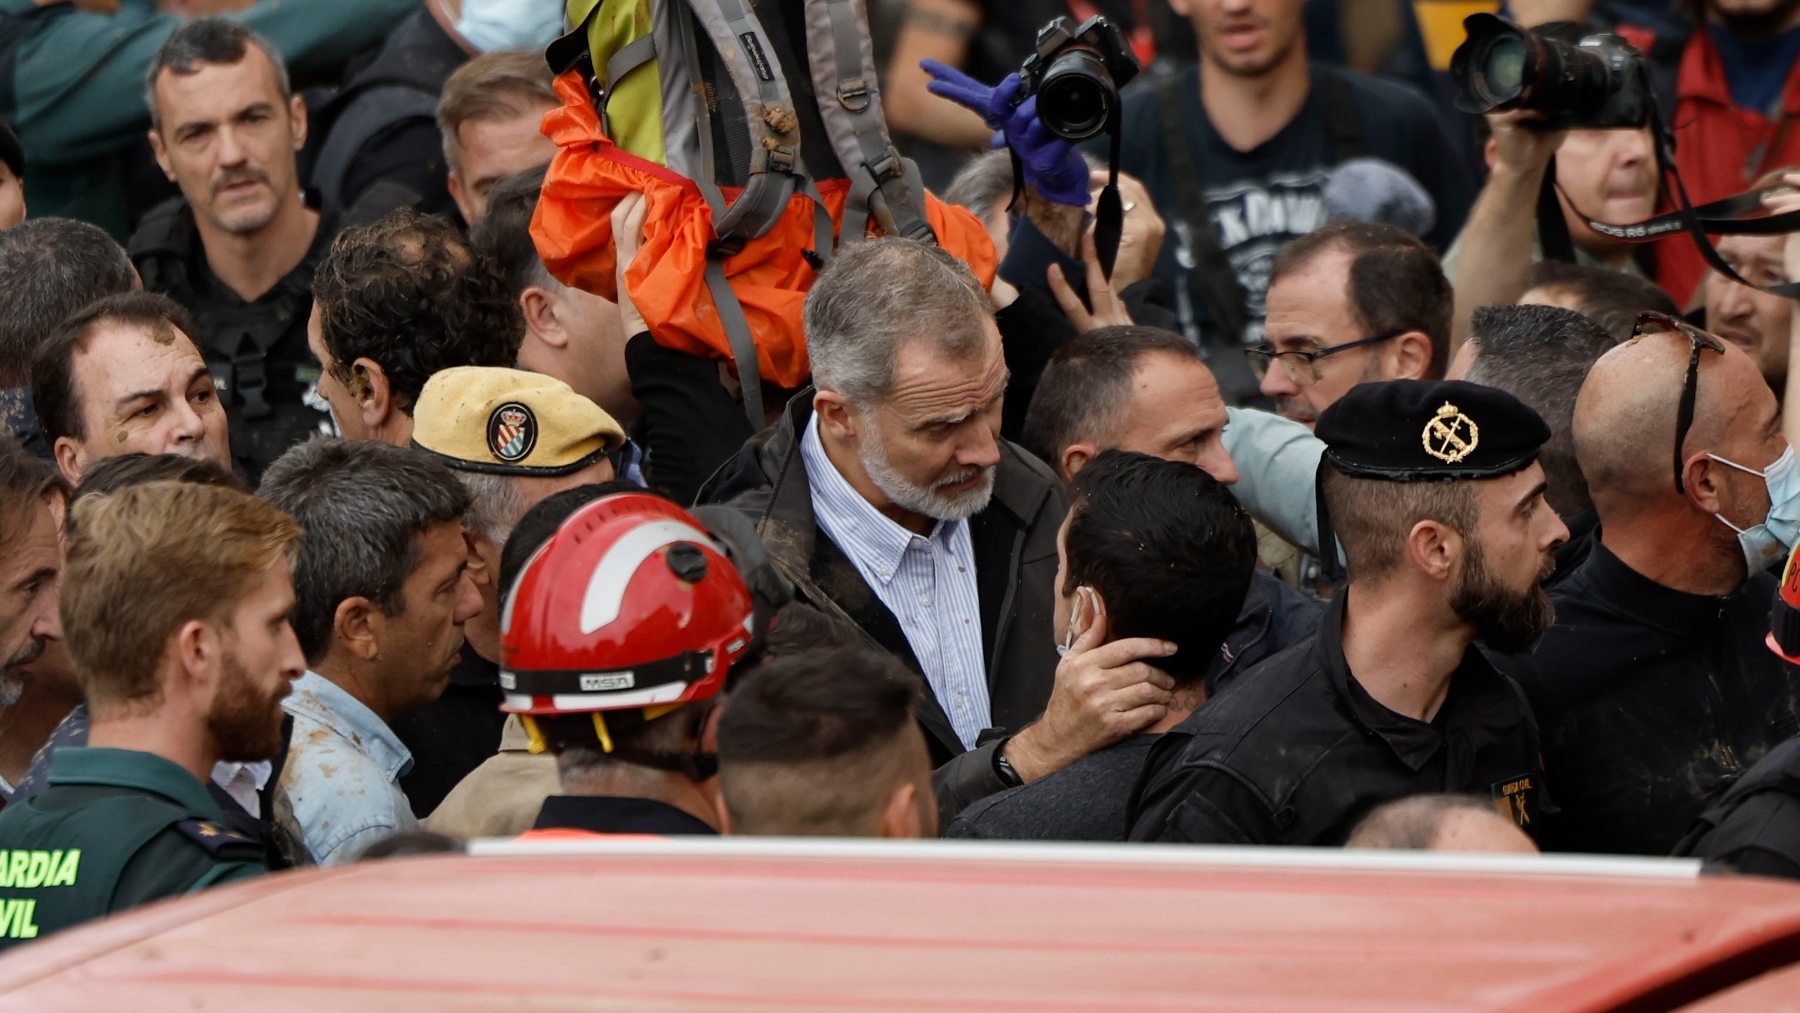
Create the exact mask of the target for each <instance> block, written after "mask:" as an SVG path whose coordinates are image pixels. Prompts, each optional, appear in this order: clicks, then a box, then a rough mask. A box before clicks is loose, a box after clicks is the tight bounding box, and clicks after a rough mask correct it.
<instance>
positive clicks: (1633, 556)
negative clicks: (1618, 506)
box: [1600, 509, 1746, 598]
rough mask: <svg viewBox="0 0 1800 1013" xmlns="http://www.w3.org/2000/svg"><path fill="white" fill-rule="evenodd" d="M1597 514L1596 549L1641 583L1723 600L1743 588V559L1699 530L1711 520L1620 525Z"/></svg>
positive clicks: (1643, 519) (1641, 520)
mask: <svg viewBox="0 0 1800 1013" xmlns="http://www.w3.org/2000/svg"><path fill="white" fill-rule="evenodd" d="M1607 515H1608V511H1607V510H1605V509H1602V510H1601V511H1600V544H1602V545H1604V546H1606V548H1607V549H1608V551H1610V552H1611V553H1612V554H1613V555H1615V556H1617V557H1619V562H1621V563H1624V564H1625V565H1626V566H1629V567H1631V569H1632V570H1634V571H1636V572H1637V573H1638V574H1639V575H1641V576H1643V577H1644V578H1645V579H1647V580H1651V581H1654V582H1655V583H1658V584H1661V585H1662V586H1663V587H1666V588H1670V589H1671V590H1675V591H1681V592H1684V593H1686V594H1702V595H1710V596H1712V597H1714V598H1723V597H1725V596H1726V595H1728V594H1731V593H1732V592H1733V591H1736V590H1737V589H1738V587H1739V586H1740V585H1742V584H1743V583H1744V580H1745V576H1746V575H1745V572H1744V557H1743V554H1742V553H1741V552H1739V551H1738V548H1737V542H1736V540H1735V539H1734V540H1733V541H1732V542H1731V543H1730V544H1729V546H1726V545H1723V544H1721V541H1720V539H1719V538H1718V536H1717V535H1716V534H1715V533H1714V532H1712V531H1710V530H1708V529H1707V528H1706V527H1705V526H1704V525H1713V526H1717V527H1718V529H1719V530H1720V531H1726V530H1727V529H1726V528H1725V526H1724V525H1723V524H1720V523H1719V522H1718V520H1717V519H1715V518H1712V517H1696V516H1694V515H1692V514H1689V515H1687V516H1682V517H1674V516H1666V517H1661V518H1659V517H1656V516H1651V515H1644V516H1637V517H1631V518H1628V519H1624V520H1620V519H1617V518H1613V517H1608V516H1607Z"/></svg>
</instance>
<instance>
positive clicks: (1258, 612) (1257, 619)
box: [1022, 327, 1322, 695]
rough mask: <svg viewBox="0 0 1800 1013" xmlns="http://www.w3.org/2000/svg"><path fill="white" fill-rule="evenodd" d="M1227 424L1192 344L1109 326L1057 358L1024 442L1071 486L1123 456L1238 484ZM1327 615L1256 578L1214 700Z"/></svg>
mask: <svg viewBox="0 0 1800 1013" xmlns="http://www.w3.org/2000/svg"><path fill="white" fill-rule="evenodd" d="M1226 418H1227V416H1226V411H1225V401H1224V399H1223V398H1222V397H1221V396H1220V394H1219V384H1218V381H1216V380H1214V379H1213V375H1212V371H1211V370H1209V369H1207V368H1206V363H1205V362H1203V361H1201V358H1200V353H1199V350H1198V349H1196V348H1195V347H1194V346H1193V345H1192V344H1189V343H1188V340H1187V339H1186V338H1184V337H1182V336H1181V335H1179V334H1176V333H1175V332H1174V331H1165V330H1162V329H1161V328H1156V327H1101V328H1096V329H1094V330H1092V331H1089V332H1087V333H1086V334H1083V335H1082V336H1080V337H1079V338H1076V339H1075V340H1073V341H1071V342H1069V343H1068V344H1066V345H1064V346H1062V347H1061V348H1060V349H1058V350H1057V352H1056V355H1055V356H1054V357H1052V358H1051V360H1050V365H1049V367H1048V368H1047V369H1045V370H1044V375H1043V378H1042V379H1040V380H1039V381H1038V387H1037V392H1036V393H1035V394H1034V395H1033V396H1032V399H1031V410H1030V411H1029V412H1027V413H1026V415H1025V433H1024V435H1023V437H1022V441H1023V442H1024V444H1025V446H1026V448H1027V449H1029V450H1030V451H1031V452H1032V453H1034V454H1036V455H1037V456H1038V457H1039V458H1040V459H1041V460H1044V461H1048V462H1050V466H1051V467H1052V468H1054V469H1055V470H1056V473H1057V477H1059V478H1061V479H1062V480H1063V482H1064V483H1065V484H1066V483H1072V482H1073V481H1074V480H1075V476H1076V475H1077V474H1078V473H1079V472H1081V471H1082V470H1083V469H1084V468H1086V467H1087V466H1088V464H1089V463H1091V462H1092V460H1093V459H1094V457H1095V456H1096V455H1097V454H1099V453H1100V452H1102V451H1105V450H1114V449H1117V450H1131V451H1136V452H1137V453H1140V454H1149V455H1150V456H1152V457H1160V458H1162V459H1164V460H1167V461H1176V462H1180V463H1182V464H1191V465H1194V466H1195V467H1197V468H1199V469H1200V470H1202V471H1204V472H1206V473H1207V474H1208V475H1211V476H1212V477H1213V478H1214V479H1216V480H1217V481H1219V482H1220V483H1223V484H1224V485H1236V484H1237V481H1238V477H1239V476H1238V468H1237V464H1236V462H1234V461H1233V460H1232V458H1231V454H1230V452H1229V451H1227V450H1226V449H1225V441H1224V434H1225V425H1226ZM1285 493H1286V494H1288V495H1293V494H1294V493H1293V491H1292V490H1286V491H1285ZM1298 495H1299V496H1300V497H1308V496H1311V495H1312V490H1310V489H1304V490H1300V491H1299V494H1298ZM1321 612H1322V609H1321V608H1320V606H1319V602H1318V601H1317V600H1316V599H1314V598H1313V597H1312V596H1310V595H1307V594H1305V593H1303V592H1301V591H1299V590H1297V589H1295V588H1293V587H1290V586H1288V585H1287V584H1284V583H1282V582H1281V581H1280V580H1277V579H1276V578H1275V577H1273V576H1271V575H1270V574H1268V573H1267V572H1264V571H1261V570H1258V571H1257V572H1256V574H1255V575H1254V576H1253V577H1252V579H1251V583H1250V590H1249V593H1248V594H1246V595H1245V596H1244V597H1243V604H1242V607H1241V608H1240V610H1239V615H1238V618H1237V621H1236V623H1235V624H1234V625H1233V626H1232V628H1231V629H1230V631H1229V632H1228V633H1227V634H1226V636H1225V638H1224V643H1223V644H1221V645H1220V648H1219V650H1218V652H1217V654H1216V656H1215V657H1214V658H1213V660H1212V663H1211V664H1210V665H1208V666H1206V668H1205V670H1204V674H1205V676H1206V679H1205V685H1206V692H1207V693H1208V694H1209V695H1210V694H1214V693H1217V692H1219V690H1221V689H1223V688H1224V686H1225V684H1226V683H1227V682H1229V681H1230V680H1231V679H1232V678H1233V677H1234V676H1236V675H1237V674H1238V673H1240V672H1245V671H1248V670H1249V669H1250V668H1251V667H1252V666H1253V665H1255V664H1257V663H1258V662H1260V661H1262V660H1263V659H1264V658H1267V657H1269V656H1270V655H1273V654H1275V653H1276V652H1278V651H1282V650H1284V649H1286V648H1287V647H1288V646H1289V645H1291V644H1294V643H1297V642H1299V641H1301V640H1304V639H1305V638H1307V637H1309V636H1311V635H1312V633H1313V631H1314V630H1316V629H1318V628H1319V616H1320V614H1321Z"/></svg>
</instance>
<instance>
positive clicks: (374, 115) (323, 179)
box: [301, 11, 468, 224]
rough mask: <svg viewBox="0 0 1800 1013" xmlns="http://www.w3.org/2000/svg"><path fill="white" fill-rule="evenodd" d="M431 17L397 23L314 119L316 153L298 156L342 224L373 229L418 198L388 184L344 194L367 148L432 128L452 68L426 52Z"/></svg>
mask: <svg viewBox="0 0 1800 1013" xmlns="http://www.w3.org/2000/svg"><path fill="white" fill-rule="evenodd" d="M441 31H442V30H441V29H440V28H438V26H437V23H436V22H435V21H434V20H433V19H432V17H431V15H430V14H428V13H426V12H424V11H420V12H419V13H417V14H415V15H413V16H412V17H410V18H408V19H407V20H406V21H403V22H401V24H400V27H399V28H397V29H395V31H394V34H393V35H392V36H390V37H389V39H388V42H387V44H386V45H384V46H383V47H382V49H381V52H380V53H379V54H377V56H376V58H375V59H374V60H372V61H370V62H369V64H368V65H367V66H365V67H363V68H361V69H359V70H357V71H356V72H355V73H354V74H352V75H351V77H350V78H349V80H347V81H345V82H344V86H343V87H342V88H340V89H339V90H338V92H337V94H335V95H333V96H332V97H331V99H330V101H329V102H327V103H326V104H325V105H324V107H323V108H321V109H320V110H319V111H318V113H317V115H316V116H315V117H314V119H313V123H312V127H313V130H314V132H315V133H314V136H317V137H319V138H320V139H321V143H320V144H319V145H318V147H317V148H316V150H313V149H310V148H309V150H308V151H307V152H305V153H304V154H303V155H302V163H301V169H302V171H301V178H302V179H307V180H311V181H312V185H313V186H314V187H315V188H317V189H318V191H319V198H320V202H321V206H322V207H324V208H327V209H328V210H330V211H331V212H333V213H334V215H335V217H337V218H338V220H339V221H341V222H345V223H348V224H361V223H366V222H372V221H375V220H377V219H379V218H381V217H382V216H383V215H385V214H386V213H387V212H389V211H392V210H394V209H395V208H398V207H402V206H404V207H415V206H417V205H419V204H420V203H421V202H422V201H423V200H424V195H423V194H418V193H414V192H413V191H412V189H411V188H410V187H407V186H404V185H402V184H399V183H396V182H393V181H391V180H390V181H384V182H382V183H377V184H375V185H373V186H370V187H369V188H368V189H367V190H366V191H365V192H364V193H361V194H348V193H346V192H345V186H346V181H347V178H348V177H349V174H350V169H351V167H352V166H353V165H354V164H355V161H356V157H357V156H358V155H359V154H361V153H362V150H363V148H364V147H366V146H367V145H368V144H369V142H370V141H372V140H374V139H375V138H376V137H379V136H381V135H382V134H384V133H388V132H390V131H392V130H394V129H396V128H398V127H401V126H405V125H407V124H412V123H428V124H431V125H433V126H435V125H436V124H437V104H438V96H439V95H440V94H441V93H442V92H443V90H444V83H445V82H446V81H448V80H450V75H451V74H453V73H455V71H456V68H457V67H459V66H461V65H462V64H463V63H464V62H466V61H467V60H468V57H467V55H466V54H463V53H461V52H460V50H459V51H458V52H457V54H456V59H455V61H454V62H451V61H450V60H448V59H446V58H445V57H446V55H447V54H445V53H442V52H439V50H441V49H442V47H441V46H433V45H431V40H430V39H429V38H428V37H427V35H426V33H430V32H440V33H441Z"/></svg>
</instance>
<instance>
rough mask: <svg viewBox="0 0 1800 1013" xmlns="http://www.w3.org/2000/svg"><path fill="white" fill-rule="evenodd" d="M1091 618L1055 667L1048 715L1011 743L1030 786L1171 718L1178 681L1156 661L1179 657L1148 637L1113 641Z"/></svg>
mask: <svg viewBox="0 0 1800 1013" xmlns="http://www.w3.org/2000/svg"><path fill="white" fill-rule="evenodd" d="M1083 590H1084V592H1085V593H1088V594H1092V592H1091V591H1086V590H1085V589H1083ZM1091 614H1094V621H1093V622H1092V623H1091V624H1090V625H1089V626H1088V628H1087V629H1086V630H1083V631H1082V633H1081V635H1080V636H1078V637H1076V638H1075V643H1074V645H1073V646H1071V647H1070V648H1069V653H1068V654H1067V655H1065V656H1064V657H1063V659H1062V661H1060V662H1058V663H1057V666H1056V682H1055V684H1054V685H1053V686H1052V687H1051V690H1050V702H1049V703H1048V704H1046V705H1045V706H1044V716H1043V717H1041V718H1038V719H1037V720H1036V721H1035V722H1033V723H1031V724H1030V725H1028V726H1026V727H1025V728H1024V729H1023V730H1022V731H1020V732H1019V733H1018V734H1017V735H1015V736H1013V738H1012V741H1011V742H1008V743H1007V744H1006V758H1007V760H1008V761H1010V762H1011V763H1012V766H1013V770H1014V771H1016V772H1017V773H1018V775H1019V776H1020V777H1021V778H1023V779H1024V780H1026V781H1035V780H1037V779H1038V778H1040V777H1043V776H1044V775H1046V774H1049V773H1052V772H1054V771H1057V770H1061V769H1062V768H1063V767H1066V766H1068V765H1069V764H1071V763H1074V762H1075V761H1076V760H1079V759H1081V758H1082V757H1084V756H1087V755H1088V754H1090V753H1093V752H1096V751H1098V750H1101V749H1105V748H1106V747H1107V746H1110V745H1112V744H1113V743H1115V742H1118V741H1120V740H1121V739H1124V738H1127V737H1128V736H1132V735H1136V734H1138V733H1139V732H1142V731H1143V730H1144V729H1146V728H1149V727H1150V726H1151V725H1153V724H1155V723H1157V722H1158V721H1161V720H1162V719H1163V718H1164V717H1165V716H1167V715H1168V713H1169V701H1170V696H1169V694H1170V691H1171V690H1173V689H1174V688H1175V680H1174V679H1172V678H1170V677H1169V675H1168V674H1167V673H1165V672H1163V671H1162V670H1161V669H1159V668H1157V667H1156V666H1155V664H1154V662H1155V661H1156V659H1159V658H1166V657H1168V656H1169V655H1171V654H1174V653H1175V650H1176V646H1175V645H1174V644H1171V643H1169V642H1168V641H1166V640H1155V639H1151V638H1148V637H1131V638H1128V639H1125V640H1115V641H1112V642H1111V643H1108V642H1107V639H1106V638H1107V620H1106V615H1105V613H1103V612H1099V611H1098V610H1097V609H1096V610H1093V613H1091Z"/></svg>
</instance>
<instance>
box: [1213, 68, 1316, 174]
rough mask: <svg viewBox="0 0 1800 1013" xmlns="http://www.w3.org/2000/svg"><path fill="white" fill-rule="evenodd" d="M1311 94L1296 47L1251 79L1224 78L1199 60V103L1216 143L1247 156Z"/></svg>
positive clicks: (1222, 72)
mask: <svg viewBox="0 0 1800 1013" xmlns="http://www.w3.org/2000/svg"><path fill="white" fill-rule="evenodd" d="M1311 89H1312V79H1311V76H1310V74H1309V73H1308V71H1307V67H1306V47H1305V46H1302V45H1299V44H1295V45H1294V47H1293V48H1292V49H1291V50H1289V51H1288V55H1287V56H1286V57H1284V58H1283V59H1282V61H1281V62H1280V63H1278V64H1276V65H1275V66H1274V67H1271V68H1269V70H1268V71H1267V72H1266V73H1263V74H1259V75H1257V76H1255V77H1244V76H1241V75H1238V74H1233V73H1230V72H1229V71H1226V70H1224V69H1223V68H1221V67H1219V66H1218V65H1217V64H1215V63H1213V62H1212V61H1211V60H1208V59H1205V58H1204V57H1202V58H1201V60H1200V102H1201V105H1202V106H1203V107H1204V108H1205V110H1206V118H1207V119H1208V120H1209V121H1211V122H1212V127H1213V129H1214V130H1216V131H1218V134H1219V137H1220V138H1222V139H1223V140H1224V141H1225V143H1226V144H1229V145H1231V146H1232V147H1233V148H1236V149H1237V150H1239V151H1249V150H1250V149H1251V148H1254V147H1256V146H1257V145H1259V144H1262V143H1264V142H1265V141H1267V140H1268V139H1269V138H1271V137H1274V136H1275V135H1276V134H1278V133H1280V132H1281V130H1282V128H1284V127H1286V126H1287V125H1288V124H1289V123H1292V122H1293V120H1294V117H1295V116H1298V115H1300V107H1301V106H1302V105H1305V104H1306V95H1307V92H1309V91H1310V90H1311Z"/></svg>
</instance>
